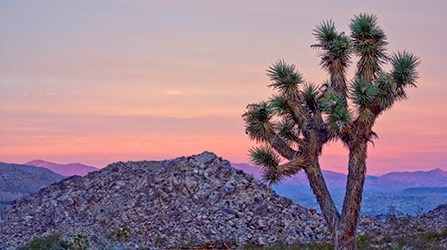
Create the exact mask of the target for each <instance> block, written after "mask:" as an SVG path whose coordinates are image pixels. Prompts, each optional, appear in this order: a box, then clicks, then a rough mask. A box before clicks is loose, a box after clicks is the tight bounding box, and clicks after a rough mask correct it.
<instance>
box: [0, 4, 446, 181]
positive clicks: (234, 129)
mask: <svg viewBox="0 0 447 250" xmlns="http://www.w3.org/2000/svg"><path fill="white" fill-rule="evenodd" d="M446 10H447V1H444V0H443V1H436V0H434V1H383V0H379V1H358V0H351V1H320V0H314V1H170V0H163V1H133V0H128V1H114V0H109V1H99V0H97V1H93V0H89V1H84V0H76V1H74V0H73V1H59V0H58V1H39V0H36V1H21V0H11V1H9V0H0V161H2V162H14V163H25V162H27V161H31V160H34V159H44V160H48V161H54V162H59V163H69V162H81V163H84V164H89V165H93V166H96V167H104V166H106V165H107V164H109V163H112V162H114V161H128V160H160V159H169V158H175V157H178V156H183V155H191V154H198V153H201V152H203V151H205V150H207V151H212V152H215V153H216V154H218V155H219V156H222V157H223V158H225V159H228V160H230V161H232V162H249V159H248V153H247V152H248V149H249V148H250V147H251V146H253V145H254V143H253V142H251V141H250V140H249V139H248V137H247V136H246V134H245V132H244V124H243V122H242V119H241V115H242V114H243V112H244V110H245V107H246V105H247V104H249V103H252V102H258V101H261V100H266V99H268V98H269V97H270V96H271V95H272V90H271V89H269V88H268V87H267V85H268V84H269V81H268V77H267V76H266V74H265V72H266V69H267V68H268V66H269V65H271V64H272V63H273V62H275V61H276V60H278V59H285V60H286V61H287V62H290V63H294V64H295V65H296V66H297V68H298V69H299V71H300V72H301V73H302V74H303V76H304V78H305V80H306V81H309V82H314V83H321V82H322V81H324V80H325V79H326V78H327V74H326V73H325V72H323V71H322V70H321V68H320V66H319V58H318V56H317V54H318V53H317V51H315V50H314V49H312V48H310V45H311V44H313V43H314V42H315V41H314V38H313V36H312V29H313V28H314V27H315V25H317V24H319V23H321V22H322V21H323V20H327V19H332V20H334V21H335V23H336V26H337V28H338V30H339V31H345V32H346V33H347V34H349V29H348V25H349V22H350V19H351V18H352V17H353V16H354V15H355V14H359V13H364V12H366V13H372V14H376V15H377V16H378V17H379V25H380V26H381V27H382V28H383V29H384V30H385V32H386V34H387V36H388V41H389V46H388V51H389V52H393V51H397V50H409V51H412V52H414V53H415V54H416V55H417V56H419V57H420V58H421V60H422V64H421V65H420V67H419V74H420V79H419V83H418V86H419V87H418V88H417V89H416V88H414V89H411V90H409V100H407V101H405V102H402V103H398V104H397V105H395V106H394V108H393V109H392V110H390V111H388V112H386V113H385V114H384V115H382V116H381V117H379V119H378V121H377V123H376V125H375V126H374V130H375V131H376V133H377V134H378V135H379V139H377V140H375V144H374V146H373V145H370V146H369V152H368V160H367V166H368V173H369V174H381V173H385V172H390V171H414V170H430V169H434V168H441V169H444V170H447V130H446V127H447V98H446V97H447V88H446V87H445V76H444V74H445V71H446V65H447V64H446V62H447V49H446V47H445V43H446V42H447V15H446V14H445V13H446ZM355 62H356V59H355V58H353V64H352V66H354V65H355ZM352 72H353V71H352V70H351V71H350V76H352ZM347 160H348V158H347V151H346V149H344V148H343V147H342V146H341V144H340V143H339V142H335V143H332V144H331V145H328V146H325V148H324V152H323V157H322V159H321V165H322V168H323V169H328V170H333V171H338V172H344V173H346V172H347V170H346V165H347Z"/></svg>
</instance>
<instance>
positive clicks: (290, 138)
mask: <svg viewBox="0 0 447 250" xmlns="http://www.w3.org/2000/svg"><path fill="white" fill-rule="evenodd" d="M276 127H277V128H278V135H279V136H281V138H283V139H284V140H285V141H286V142H297V141H299V138H298V133H297V132H299V131H298V129H297V128H295V126H294V123H293V122H291V121H290V120H288V119H283V120H281V121H280V122H279V123H278V124H277V126H276Z"/></svg>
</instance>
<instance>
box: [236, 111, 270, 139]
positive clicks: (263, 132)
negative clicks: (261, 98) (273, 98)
mask: <svg viewBox="0 0 447 250" xmlns="http://www.w3.org/2000/svg"><path fill="white" fill-rule="evenodd" d="M272 116H273V113H272V109H271V107H270V106H269V104H268V103H267V102H261V103H253V104H249V105H248V106H247V111H246V112H245V113H244V114H243V115H242V117H243V119H244V122H245V132H246V133H247V134H248V136H249V138H250V139H251V140H255V141H257V142H268V141H269V140H270V139H271V138H272V137H273V135H274V125H273V123H272V122H271V119H272Z"/></svg>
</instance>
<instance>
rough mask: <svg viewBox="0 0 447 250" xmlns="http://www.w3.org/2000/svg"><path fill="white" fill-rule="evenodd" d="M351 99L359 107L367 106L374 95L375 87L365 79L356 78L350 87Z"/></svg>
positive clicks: (375, 92)
mask: <svg viewBox="0 0 447 250" xmlns="http://www.w3.org/2000/svg"><path fill="white" fill-rule="evenodd" d="M350 94H351V99H352V101H353V102H354V104H356V105H357V106H358V108H360V109H364V108H366V107H368V106H369V105H370V104H371V103H372V102H373V100H374V99H375V97H376V94H377V90H376V87H375V86H374V85H373V84H372V83H371V82H368V81H367V80H366V79H364V78H362V77H360V78H357V79H356V80H355V81H354V82H353V83H352V85H351V87H350Z"/></svg>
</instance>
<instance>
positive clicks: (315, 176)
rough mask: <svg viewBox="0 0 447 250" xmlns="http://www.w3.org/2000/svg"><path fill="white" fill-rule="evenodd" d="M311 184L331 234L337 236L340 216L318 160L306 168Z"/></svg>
mask: <svg viewBox="0 0 447 250" xmlns="http://www.w3.org/2000/svg"><path fill="white" fill-rule="evenodd" d="M305 171H306V175H307V178H308V179H309V184H310V186H311V188H312V191H313V192H314V194H315V196H316V198H317V201H318V204H319V205H320V208H321V211H322V212H323V216H324V218H325V220H326V222H327V224H328V226H329V229H330V230H331V234H332V235H333V236H334V235H335V229H336V228H337V225H338V223H339V221H340V214H339V213H338V210H337V208H336V207H335V203H334V201H333V200H332V197H331V194H330V193H329V190H328V188H327V185H326V181H325V180H324V178H323V173H322V172H321V168H320V164H319V163H318V158H317V159H315V160H313V162H311V164H309V165H308V167H306V168H305Z"/></svg>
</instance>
